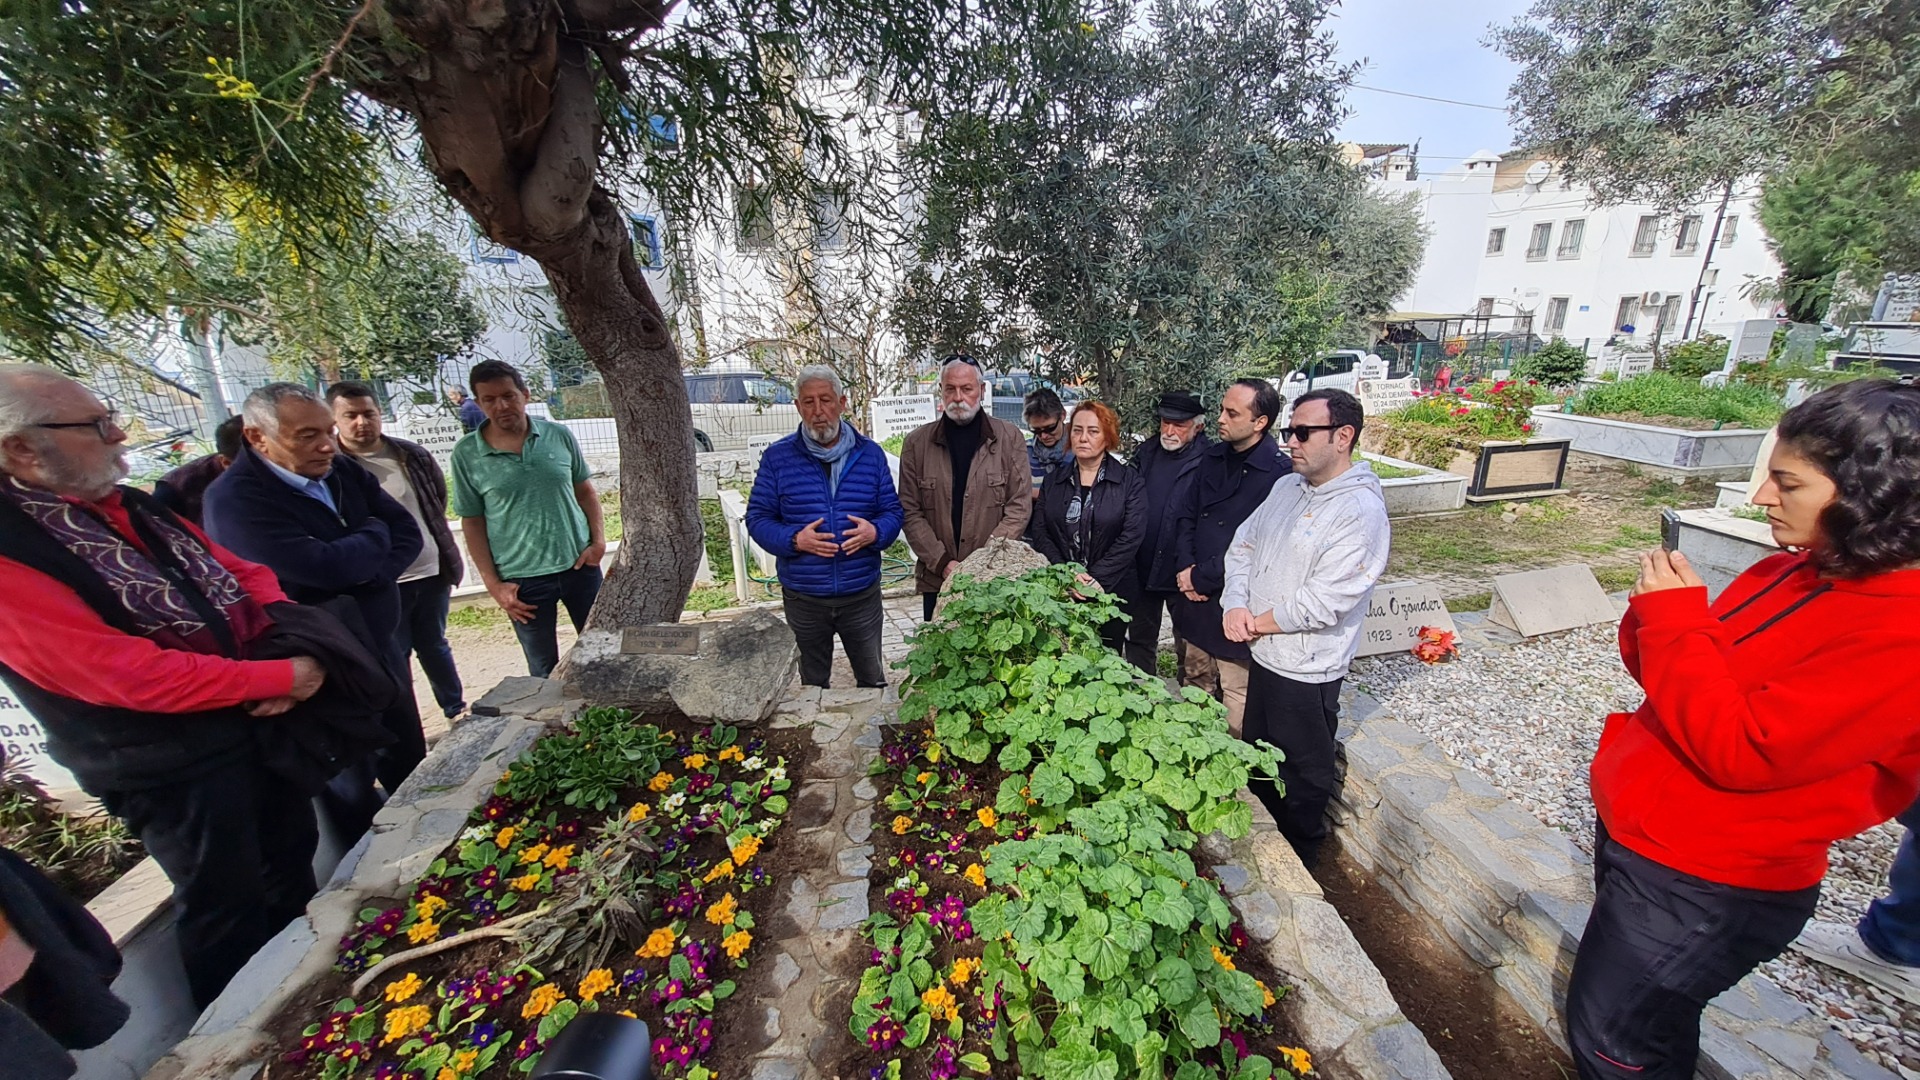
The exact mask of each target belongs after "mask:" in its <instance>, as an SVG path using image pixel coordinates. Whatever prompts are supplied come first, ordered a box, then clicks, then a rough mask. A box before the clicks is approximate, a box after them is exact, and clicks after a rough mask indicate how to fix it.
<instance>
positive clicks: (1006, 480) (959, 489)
mask: <svg viewBox="0 0 1920 1080" xmlns="http://www.w3.org/2000/svg"><path fill="white" fill-rule="evenodd" d="M984 389H985V386H984V384H983V383H982V382H981V381H980V365H979V364H978V363H976V362H975V361H974V359H973V357H971V356H963V355H956V356H950V357H948V358H947V360H946V362H945V363H944V364H942V365H941V367H940V402H941V409H940V411H941V416H940V418H939V419H937V420H934V421H933V422H931V423H928V424H923V425H921V426H920V427H918V428H915V429H914V430H913V431H911V432H909V433H908V434H907V438H906V442H905V444H904V445H902V446H901V448H900V506H901V508H902V509H903V510H904V511H905V513H906V523H905V529H906V534H907V543H908V544H909V545H910V546H911V547H912V548H913V553H914V555H915V556H917V558H918V561H917V563H916V564H915V566H914V575H913V576H914V582H915V584H917V585H918V586H919V587H920V593H921V600H922V610H923V613H924V618H926V619H932V618H933V607H934V602H935V601H936V600H937V599H938V597H939V595H940V587H941V586H942V585H945V584H946V583H947V580H948V579H949V578H951V577H953V572H954V571H955V570H957V569H959V566H960V563H961V561H962V560H964V559H965V558H966V557H967V556H969V555H971V554H973V553H974V552H976V551H978V550H980V549H981V548H983V547H985V546H987V541H988V540H990V539H992V538H993V537H996V536H1004V537H1006V538H1007V539H1009V540H1018V539H1020V537H1021V535H1022V534H1023V533H1025V532H1026V529H1027V517H1028V515H1029V514H1030V513H1031V512H1032V510H1033V477H1032V474H1031V473H1030V472H1029V471H1028V463H1027V455H1026V443H1025V440H1023V439H1021V438H1020V429H1019V428H1016V427H1014V426H1013V425H1012V424H1009V423H1007V422H1006V421H1005V420H997V419H995V418H993V417H991V416H988V415H986V414H985V412H984V411H983V410H982V409H981V407H980V399H981V395H982V393H983V391H984Z"/></svg>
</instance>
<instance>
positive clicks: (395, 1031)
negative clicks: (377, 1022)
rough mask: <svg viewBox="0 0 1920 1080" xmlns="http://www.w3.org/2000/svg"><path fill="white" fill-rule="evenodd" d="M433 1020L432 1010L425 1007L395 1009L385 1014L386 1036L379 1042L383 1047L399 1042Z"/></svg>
mask: <svg viewBox="0 0 1920 1080" xmlns="http://www.w3.org/2000/svg"><path fill="white" fill-rule="evenodd" d="M431 1019H433V1010H432V1009H429V1008H427V1007H426V1006H425V1005H409V1006H407V1007H406V1008H404V1009H395V1010H393V1011H392V1012H390V1013H388V1014H387V1036H386V1038H384V1039H381V1040H380V1045H381V1046H385V1045H387V1044H388V1043H390V1042H399V1041H400V1040H401V1039H404V1038H406V1037H407V1036H409V1035H411V1034H413V1033H414V1032H416V1031H419V1030H420V1029H422V1028H424V1027H426V1026H427V1021H429V1020H431Z"/></svg>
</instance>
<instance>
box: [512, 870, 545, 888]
mask: <svg viewBox="0 0 1920 1080" xmlns="http://www.w3.org/2000/svg"><path fill="white" fill-rule="evenodd" d="M507 884H508V885H511V886H513V888H514V890H515V891H516V892H526V891H528V890H529V889H532V888H533V887H534V886H536V885H538V884H540V872H539V871H537V870H536V871H534V872H533V873H531V874H522V875H521V876H519V877H517V878H514V879H513V880H512V881H509V882H507Z"/></svg>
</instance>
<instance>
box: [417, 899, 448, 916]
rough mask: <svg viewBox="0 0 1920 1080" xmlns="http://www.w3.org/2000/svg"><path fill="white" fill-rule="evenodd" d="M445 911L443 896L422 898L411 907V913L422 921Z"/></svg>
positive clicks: (445, 905) (445, 904) (445, 903)
mask: <svg viewBox="0 0 1920 1080" xmlns="http://www.w3.org/2000/svg"><path fill="white" fill-rule="evenodd" d="M445 910H447V900H446V898H445V897H443V896H432V895H428V896H423V897H421V898H420V902H419V903H417V904H415V905H413V913H414V914H415V915H418V916H420V917H421V918H422V919H431V918H433V917H434V916H435V915H438V914H440V913H441V912H442V911H445Z"/></svg>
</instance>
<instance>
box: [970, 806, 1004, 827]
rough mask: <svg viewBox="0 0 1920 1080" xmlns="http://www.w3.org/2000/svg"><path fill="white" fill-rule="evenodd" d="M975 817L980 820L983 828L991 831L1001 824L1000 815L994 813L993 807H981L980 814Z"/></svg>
mask: <svg viewBox="0 0 1920 1080" xmlns="http://www.w3.org/2000/svg"><path fill="white" fill-rule="evenodd" d="M973 816H974V817H976V818H979V819H980V825H981V827H982V828H987V829H991V828H993V827H994V826H996V825H998V824H1000V815H998V814H996V813H994V812H993V807H991V806H983V807H981V808H980V810H979V812H977V813H975V814H974V815H973Z"/></svg>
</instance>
